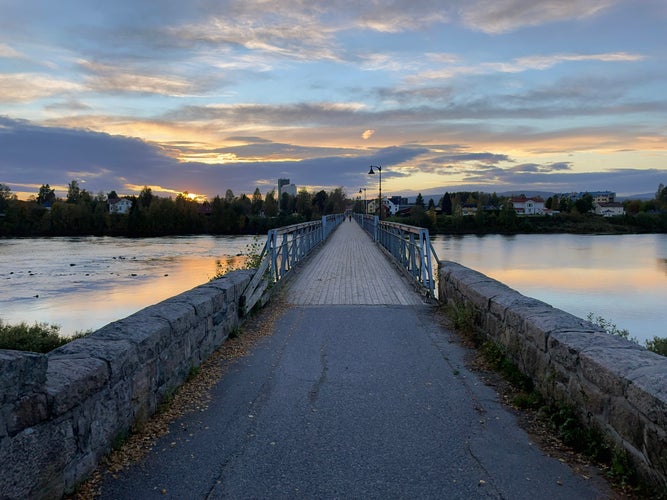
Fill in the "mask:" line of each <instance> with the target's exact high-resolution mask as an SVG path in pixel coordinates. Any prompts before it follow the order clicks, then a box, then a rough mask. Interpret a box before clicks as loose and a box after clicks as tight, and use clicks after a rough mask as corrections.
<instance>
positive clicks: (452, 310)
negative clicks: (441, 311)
mask: <svg viewBox="0 0 667 500" xmlns="http://www.w3.org/2000/svg"><path fill="white" fill-rule="evenodd" d="M445 314H446V315H447V317H448V318H449V319H450V321H451V322H452V326H453V327H454V328H455V329H456V330H458V331H459V332H461V333H462V334H463V335H465V336H466V337H468V338H469V339H471V340H472V339H473V337H474V335H475V309H474V307H473V306H472V305H470V304H461V303H450V304H449V305H448V306H447V309H446V311H445Z"/></svg>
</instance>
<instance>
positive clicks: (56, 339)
mask: <svg viewBox="0 0 667 500" xmlns="http://www.w3.org/2000/svg"><path fill="white" fill-rule="evenodd" d="M89 333H90V331H87V332H77V333H75V334H74V335H73V336H71V337H62V336H61V335H60V326H58V325H49V324H48V323H35V324H34V325H32V326H29V325H28V324H27V323H25V322H23V323H19V324H18V325H8V324H6V323H3V322H2V320H0V349H12V350H14V351H30V352H39V353H47V352H49V351H52V350H53V349H55V348H56V347H60V346H61V345H65V344H67V343H68V342H71V341H72V340H74V339H78V338H81V337H84V336H86V335H88V334H89Z"/></svg>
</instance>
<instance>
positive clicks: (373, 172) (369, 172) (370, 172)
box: [368, 165, 375, 175]
mask: <svg viewBox="0 0 667 500" xmlns="http://www.w3.org/2000/svg"><path fill="white" fill-rule="evenodd" d="M373 174H375V171H374V170H373V165H371V169H370V170H369V171H368V175H373Z"/></svg>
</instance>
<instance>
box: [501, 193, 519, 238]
mask: <svg viewBox="0 0 667 500" xmlns="http://www.w3.org/2000/svg"><path fill="white" fill-rule="evenodd" d="M498 219H499V222H500V225H501V226H502V227H503V229H505V230H507V231H513V230H514V229H516V226H517V215H516V210H514V205H513V204H512V201H511V200H510V199H509V198H508V199H506V200H505V202H504V203H503V206H502V208H501V209H500V215H499V216H498Z"/></svg>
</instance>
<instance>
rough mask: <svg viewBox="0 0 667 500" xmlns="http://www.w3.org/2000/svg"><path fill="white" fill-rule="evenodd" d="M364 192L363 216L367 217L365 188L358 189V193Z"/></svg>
mask: <svg viewBox="0 0 667 500" xmlns="http://www.w3.org/2000/svg"><path fill="white" fill-rule="evenodd" d="M362 191H363V192H364V215H368V204H367V203H366V188H359V193H361V192H362Z"/></svg>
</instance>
